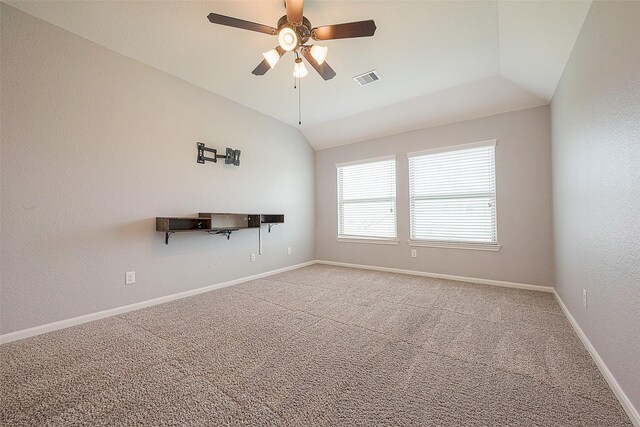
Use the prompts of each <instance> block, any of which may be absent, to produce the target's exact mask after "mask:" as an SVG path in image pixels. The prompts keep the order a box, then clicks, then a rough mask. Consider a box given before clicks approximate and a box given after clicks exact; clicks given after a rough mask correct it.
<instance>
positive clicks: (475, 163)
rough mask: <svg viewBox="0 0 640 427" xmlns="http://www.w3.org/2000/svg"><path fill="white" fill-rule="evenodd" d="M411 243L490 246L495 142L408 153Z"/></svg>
mask: <svg viewBox="0 0 640 427" xmlns="http://www.w3.org/2000/svg"><path fill="white" fill-rule="evenodd" d="M409 201H410V223H411V239H412V240H417V241H420V240H422V241H432V242H443V243H444V242H451V243H472V244H493V245H495V244H496V243H497V242H496V240H497V237H496V179H495V141H487V142H481V143H476V144H469V145H465V146H460V147H459V148H449V149H447V150H446V151H445V150H434V151H428V152H422V153H413V154H409Z"/></svg>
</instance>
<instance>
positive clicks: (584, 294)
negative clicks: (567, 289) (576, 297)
mask: <svg viewBox="0 0 640 427" xmlns="http://www.w3.org/2000/svg"><path fill="white" fill-rule="evenodd" d="M582 305H584V308H587V290H586V289H583V290H582Z"/></svg>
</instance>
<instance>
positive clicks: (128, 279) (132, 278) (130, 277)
mask: <svg viewBox="0 0 640 427" xmlns="http://www.w3.org/2000/svg"><path fill="white" fill-rule="evenodd" d="M124 283H125V284H126V285H133V284H134V283H136V272H135V271H127V272H126V274H125V275H124Z"/></svg>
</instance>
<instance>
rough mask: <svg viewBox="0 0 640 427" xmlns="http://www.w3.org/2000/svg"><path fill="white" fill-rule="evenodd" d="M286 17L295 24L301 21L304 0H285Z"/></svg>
mask: <svg viewBox="0 0 640 427" xmlns="http://www.w3.org/2000/svg"><path fill="white" fill-rule="evenodd" d="M285 4H286V7H287V18H289V21H291V22H295V23H296V24H301V23H302V11H303V9H304V0H286V1H285Z"/></svg>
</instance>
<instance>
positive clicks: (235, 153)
mask: <svg viewBox="0 0 640 427" xmlns="http://www.w3.org/2000/svg"><path fill="white" fill-rule="evenodd" d="M205 151H206V152H208V153H213V157H205V155H204V152H205ZM218 159H224V164H225V165H235V166H240V150H234V149H232V148H229V147H227V151H226V154H218V150H216V149H215V148H207V147H205V146H204V144H203V143H202V142H198V160H197V162H198V163H202V164H204V162H205V161H207V162H213V163H218Z"/></svg>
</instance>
